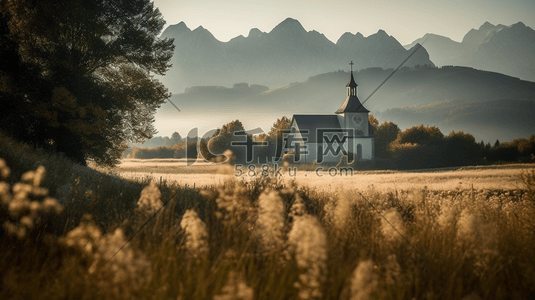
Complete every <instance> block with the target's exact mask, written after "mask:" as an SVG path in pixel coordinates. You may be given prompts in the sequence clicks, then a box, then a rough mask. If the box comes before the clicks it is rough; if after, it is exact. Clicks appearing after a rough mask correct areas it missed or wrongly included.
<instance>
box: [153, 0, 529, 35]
mask: <svg viewBox="0 0 535 300" xmlns="http://www.w3.org/2000/svg"><path fill="white" fill-rule="evenodd" d="M154 3H155V6H156V7H158V8H159V9H160V11H161V12H162V14H163V16H164V18H165V20H166V21H167V25H172V24H177V23H179V22H181V21H184V22H185V23H186V25H188V27H189V28H190V29H195V28H197V27H198V26H201V25H202V26H203V27H204V28H206V29H208V30H209V31H210V32H211V33H212V34H213V35H214V36H215V37H216V38H217V39H219V40H220V41H228V40H229V39H231V38H233V37H236V36H238V35H244V36H247V34H248V33H249V30H250V29H251V28H255V27H256V28H258V29H260V30H261V31H264V32H269V31H271V29H273V27H275V26H276V25H277V24H279V23H280V22H282V21H283V20H284V19H286V18H288V17H291V18H294V19H297V20H299V21H300V22H301V24H302V25H303V27H304V28H305V29H306V30H307V31H311V30H316V31H319V32H320V33H323V34H325V36H326V37H327V38H329V39H330V40H331V41H333V42H336V41H337V40H338V38H339V37H340V36H341V35H342V34H343V33H344V32H347V31H349V32H351V33H357V32H360V33H362V34H363V35H364V36H368V35H370V34H373V33H375V32H377V30H379V29H383V30H385V31H386V32H387V33H388V34H389V35H392V36H394V37H395V38H396V39H397V40H398V41H399V42H400V43H401V44H403V45H405V44H409V43H411V42H412V41H414V40H415V39H417V38H420V37H422V36H423V35H424V34H425V33H428V32H429V33H435V34H440V35H444V36H448V37H450V38H452V39H453V40H455V41H461V40H462V38H463V36H464V35H465V34H466V33H467V32H468V31H469V30H470V29H471V28H479V26H481V25H482V24H483V23H484V22H485V21H489V22H491V23H492V24H494V25H497V24H503V25H511V24H514V23H517V22H519V21H522V22H524V24H526V25H527V26H529V27H531V28H534V29H535V0H404V1H398V0H378V1H361V0H321V1H310V0H308V1H304V0H269V1H257V0H226V1H222V0H154Z"/></svg>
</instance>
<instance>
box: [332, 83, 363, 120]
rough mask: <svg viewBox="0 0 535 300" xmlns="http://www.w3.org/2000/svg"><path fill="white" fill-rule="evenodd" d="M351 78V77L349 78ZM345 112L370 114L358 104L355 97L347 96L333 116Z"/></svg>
mask: <svg viewBox="0 0 535 300" xmlns="http://www.w3.org/2000/svg"><path fill="white" fill-rule="evenodd" d="M351 77H352V78H353V76H351ZM346 112H363V113H368V112H370V111H369V110H367V109H366V108H365V107H364V106H363V105H362V103H360V100H359V98H358V97H357V96H347V98H346V101H344V103H343V104H342V106H340V108H339V109H338V110H337V111H336V112H334V113H335V114H341V113H346Z"/></svg>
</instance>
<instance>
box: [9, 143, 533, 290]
mask: <svg viewBox="0 0 535 300" xmlns="http://www.w3.org/2000/svg"><path fill="white" fill-rule="evenodd" d="M0 139H2V143H0V158H2V159H1V160H0V217H1V219H0V223H1V227H0V253H1V254H2V255H1V256H0V279H1V280H0V298H1V299H37V298H39V299H42V298H47V299H66V298H69V299H214V300H224V299H344V300H345V299H533V298H534V297H535V251H534V250H535V225H534V224H535V223H534V222H533V219H534V217H535V169H534V168H533V166H532V165H504V166H485V167H469V168H462V169H449V170H422V171H414V172H396V171H381V172H372V171H366V172H355V173H354V174H353V177H351V176H346V177H344V176H342V177H332V178H331V177H330V176H329V174H328V169H327V171H326V172H325V173H321V172H318V173H316V171H315V168H317V166H314V167H309V168H308V169H307V171H305V169H303V170H300V169H299V170H297V172H296V178H295V179H293V178H292V176H291V172H286V173H283V179H282V180H281V179H275V178H274V176H267V177H262V176H256V177H249V176H248V172H249V171H251V172H253V171H252V170H250V169H244V170H243V171H244V174H246V175H244V176H242V177H241V178H237V177H236V176H234V175H233V174H234V173H235V172H236V169H235V168H232V167H221V166H215V165H210V164H199V165H194V166H192V167H186V162H185V161H180V160H146V161H141V160H125V161H123V163H122V164H121V165H120V166H119V167H118V168H116V169H113V170H100V169H98V168H97V170H95V169H92V168H86V167H82V166H78V165H75V164H73V163H72V162H70V161H68V160H66V159H65V158H62V157H61V156H58V155H55V154H50V153H45V152H40V151H35V150H32V149H31V148H29V147H27V146H23V145H21V144H18V143H15V142H13V141H10V140H6V139H3V138H1V137H0ZM290 168H292V166H290ZM245 171H246V172H245ZM261 171H262V169H261V167H259V168H258V169H255V170H254V172H256V173H257V174H258V175H261V174H262V173H261ZM266 171H267V170H266ZM318 174H322V175H323V176H324V177H318ZM160 177H161V178H162V179H161V180H160ZM124 178H137V179H136V180H126V179H124ZM194 184H195V187H194Z"/></svg>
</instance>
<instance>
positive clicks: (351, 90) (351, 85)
mask: <svg viewBox="0 0 535 300" xmlns="http://www.w3.org/2000/svg"><path fill="white" fill-rule="evenodd" d="M349 65H350V66H351V78H350V79H349V82H348V83H347V84H346V87H347V95H348V96H355V97H356V96H357V87H358V85H357V83H356V82H355V78H353V65H354V63H353V61H351V62H350V63H349Z"/></svg>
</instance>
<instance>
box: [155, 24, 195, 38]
mask: <svg viewBox="0 0 535 300" xmlns="http://www.w3.org/2000/svg"><path fill="white" fill-rule="evenodd" d="M189 32H191V29H189V27H188V26H187V25H186V23H184V21H182V22H180V23H178V24H175V25H169V26H168V27H167V28H166V29H165V30H164V31H163V33H162V36H177V35H180V34H182V33H189Z"/></svg>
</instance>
